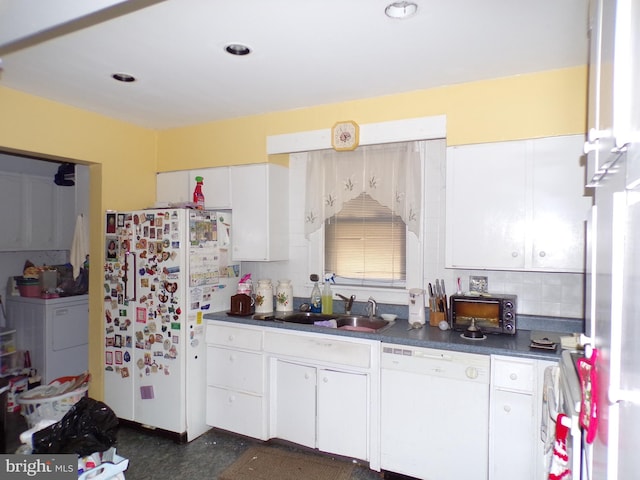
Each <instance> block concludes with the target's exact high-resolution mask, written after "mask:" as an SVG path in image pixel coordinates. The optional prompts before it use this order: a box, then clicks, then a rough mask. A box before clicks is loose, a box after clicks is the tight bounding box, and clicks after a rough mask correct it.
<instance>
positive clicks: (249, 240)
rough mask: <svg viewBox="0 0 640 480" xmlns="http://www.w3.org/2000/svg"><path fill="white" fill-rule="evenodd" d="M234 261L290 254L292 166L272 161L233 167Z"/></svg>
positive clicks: (231, 177) (232, 232) (263, 258)
mask: <svg viewBox="0 0 640 480" xmlns="http://www.w3.org/2000/svg"><path fill="white" fill-rule="evenodd" d="M229 174H230V175H229V176H230V179H231V208H232V210H233V227H232V231H231V234H232V236H233V238H232V240H231V241H232V257H233V260H234V261H274V260H286V259H287V258H289V195H288V191H289V169H288V168H285V167H282V166H280V165H274V164H271V163H260V164H253V165H239V166H234V167H230V170H229Z"/></svg>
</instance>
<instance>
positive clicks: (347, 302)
mask: <svg viewBox="0 0 640 480" xmlns="http://www.w3.org/2000/svg"><path fill="white" fill-rule="evenodd" d="M336 296H338V297H340V298H341V299H342V300H344V313H345V315H351V308H352V307H353V301H354V300H355V299H356V296H355V295H351V296H350V297H349V298H347V297H345V296H344V295H340V294H339V293H336Z"/></svg>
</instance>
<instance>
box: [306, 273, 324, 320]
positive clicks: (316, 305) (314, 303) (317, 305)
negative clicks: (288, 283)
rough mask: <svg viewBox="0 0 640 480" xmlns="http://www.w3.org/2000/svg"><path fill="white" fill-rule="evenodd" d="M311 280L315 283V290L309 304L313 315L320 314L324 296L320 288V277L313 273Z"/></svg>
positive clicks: (312, 291)
mask: <svg viewBox="0 0 640 480" xmlns="http://www.w3.org/2000/svg"><path fill="white" fill-rule="evenodd" d="M309 279H310V280H311V281H312V282H313V289H312V290H311V298H310V300H309V303H310V304H311V312H312V313H320V312H321V311H322V294H321V293H320V287H319V286H318V280H320V277H319V276H318V275H317V274H315V273H312V274H311V276H310V277H309Z"/></svg>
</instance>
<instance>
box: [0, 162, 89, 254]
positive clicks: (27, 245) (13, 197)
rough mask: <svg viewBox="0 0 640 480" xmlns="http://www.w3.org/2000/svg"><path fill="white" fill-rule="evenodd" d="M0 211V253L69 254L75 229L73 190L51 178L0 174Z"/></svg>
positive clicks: (8, 173) (7, 173)
mask: <svg viewBox="0 0 640 480" xmlns="http://www.w3.org/2000/svg"><path fill="white" fill-rule="evenodd" d="M0 210H1V211H2V218H3V220H4V224H5V225H6V228H3V229H2V232H0V251H22V250H69V249H71V241H72V238H73V231H74V227H75V211H76V210H75V188H74V187H62V186H58V185H56V184H55V183H54V182H53V177H48V176H39V175H26V174H21V173H11V172H0Z"/></svg>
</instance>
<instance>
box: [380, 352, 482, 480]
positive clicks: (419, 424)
mask: <svg viewBox="0 0 640 480" xmlns="http://www.w3.org/2000/svg"><path fill="white" fill-rule="evenodd" d="M381 367H382V370H381V379H380V387H381V391H382V393H381V405H380V406H381V425H380V427H381V431H380V433H381V443H380V447H381V448H380V449H381V468H382V469H383V470H387V471H391V472H396V473H401V474H404V475H410V476H413V477H417V478H421V479H425V480H447V479H451V480H459V479H461V478H464V479H465V480H486V479H487V477H488V457H489V382H490V374H489V372H490V358H489V355H479V354H471V353H463V352H454V351H448V350H436V349H430V348H419V347H410V346H404V345H394V344H387V343H383V344H382V353H381Z"/></svg>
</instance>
